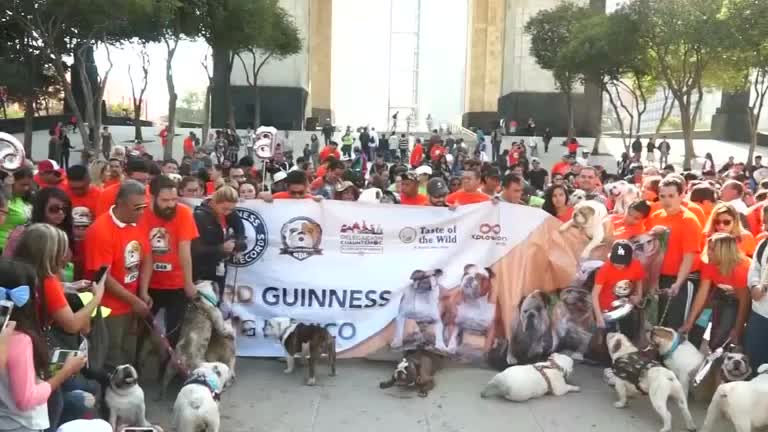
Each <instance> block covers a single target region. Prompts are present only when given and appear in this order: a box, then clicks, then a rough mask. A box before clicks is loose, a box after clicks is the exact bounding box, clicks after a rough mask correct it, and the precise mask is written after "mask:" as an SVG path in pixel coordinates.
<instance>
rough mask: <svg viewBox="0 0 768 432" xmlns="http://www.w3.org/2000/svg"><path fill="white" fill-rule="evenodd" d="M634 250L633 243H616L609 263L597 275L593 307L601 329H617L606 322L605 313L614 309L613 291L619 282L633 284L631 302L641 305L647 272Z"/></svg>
mask: <svg viewBox="0 0 768 432" xmlns="http://www.w3.org/2000/svg"><path fill="white" fill-rule="evenodd" d="M632 249H633V248H632V243H630V242H629V241H627V240H618V241H616V242H615V243H614V244H613V246H612V248H611V255H610V259H609V261H608V262H606V263H605V264H603V266H602V267H600V270H598V271H597V274H596V275H595V286H594V288H593V289H592V305H593V309H594V313H595V322H596V324H597V326H598V327H600V328H606V326H610V327H611V330H614V329H615V328H616V324H617V323H606V322H605V320H604V318H603V312H607V311H610V310H612V309H613V306H612V304H613V302H614V301H615V300H616V294H615V293H614V292H613V289H614V287H615V286H616V284H617V283H618V282H620V281H624V280H626V281H630V282H632V284H633V290H632V293H631V294H630V301H631V302H632V303H633V304H635V305H638V304H640V301H641V300H642V298H643V279H645V271H644V270H643V266H642V264H640V261H639V260H638V259H636V258H633V252H632ZM630 327H631V326H630Z"/></svg>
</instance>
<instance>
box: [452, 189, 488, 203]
mask: <svg viewBox="0 0 768 432" xmlns="http://www.w3.org/2000/svg"><path fill="white" fill-rule="evenodd" d="M490 200H491V197H489V196H488V195H486V194H484V193H482V192H480V191H476V192H467V191H464V190H458V191H456V192H454V193H452V194H450V195H448V196H447V197H446V198H445V202H447V203H448V204H459V205H466V204H476V203H481V202H485V201H490Z"/></svg>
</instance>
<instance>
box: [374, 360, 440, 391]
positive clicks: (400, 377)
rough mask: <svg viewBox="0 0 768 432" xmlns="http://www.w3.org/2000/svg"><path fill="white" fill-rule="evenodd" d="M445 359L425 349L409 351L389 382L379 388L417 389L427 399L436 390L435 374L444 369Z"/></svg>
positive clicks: (381, 383)
mask: <svg viewBox="0 0 768 432" xmlns="http://www.w3.org/2000/svg"><path fill="white" fill-rule="evenodd" d="M443 359H444V358H443V357H442V356H441V355H439V354H437V353H434V352H431V351H427V350H423V349H419V350H414V351H408V352H406V355H405V357H403V359H402V360H400V363H398V364H397V367H396V368H395V371H394V372H392V376H391V377H390V378H389V380H387V381H382V382H380V383H379V388H381V389H387V388H390V387H392V386H395V385H397V386H399V387H415V388H416V389H418V391H419V393H418V394H419V396H420V397H427V395H428V394H429V392H430V391H431V390H432V389H433V388H435V373H437V371H439V370H440V369H442V368H443Z"/></svg>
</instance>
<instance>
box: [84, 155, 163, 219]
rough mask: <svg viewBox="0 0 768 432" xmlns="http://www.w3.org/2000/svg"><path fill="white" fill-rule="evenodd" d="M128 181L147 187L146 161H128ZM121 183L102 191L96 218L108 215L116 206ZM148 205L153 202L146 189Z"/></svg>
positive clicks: (136, 159) (147, 170) (147, 172)
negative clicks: (111, 208)
mask: <svg viewBox="0 0 768 432" xmlns="http://www.w3.org/2000/svg"><path fill="white" fill-rule="evenodd" d="M125 174H126V179H131V180H136V181H137V182H139V183H141V184H143V185H146V184H147V182H148V181H149V166H148V165H147V161H145V160H144V159H139V158H133V159H131V160H129V161H128V163H127V164H126V167H125ZM120 185H121V184H120V183H118V184H113V185H112V186H109V187H105V188H104V189H102V191H101V196H100V197H99V206H98V208H97V210H96V216H101V215H103V214H104V213H106V212H107V211H108V210H109V209H110V207H112V206H113V205H115V199H116V198H117V193H118V191H119V190H120ZM146 197H147V205H148V204H149V202H150V201H151V197H150V195H149V189H146Z"/></svg>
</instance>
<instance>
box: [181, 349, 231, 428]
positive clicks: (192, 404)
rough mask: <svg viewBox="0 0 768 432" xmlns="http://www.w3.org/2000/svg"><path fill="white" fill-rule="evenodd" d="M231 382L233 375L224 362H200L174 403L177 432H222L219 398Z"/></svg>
mask: <svg viewBox="0 0 768 432" xmlns="http://www.w3.org/2000/svg"><path fill="white" fill-rule="evenodd" d="M230 381H231V373H230V370H229V367H228V366H227V365H225V364H224V363H201V364H200V367H198V368H197V369H195V371H194V372H192V375H191V377H190V378H189V379H188V380H187V382H186V383H184V386H183V387H182V388H181V390H180V391H179V395H178V396H177V397H176V402H175V403H174V404H173V425H174V430H175V431H177V432H197V431H201V430H204V431H209V432H219V428H220V423H221V417H220V414H219V395H220V394H221V392H222V391H224V388H225V387H227V385H229V384H230Z"/></svg>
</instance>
